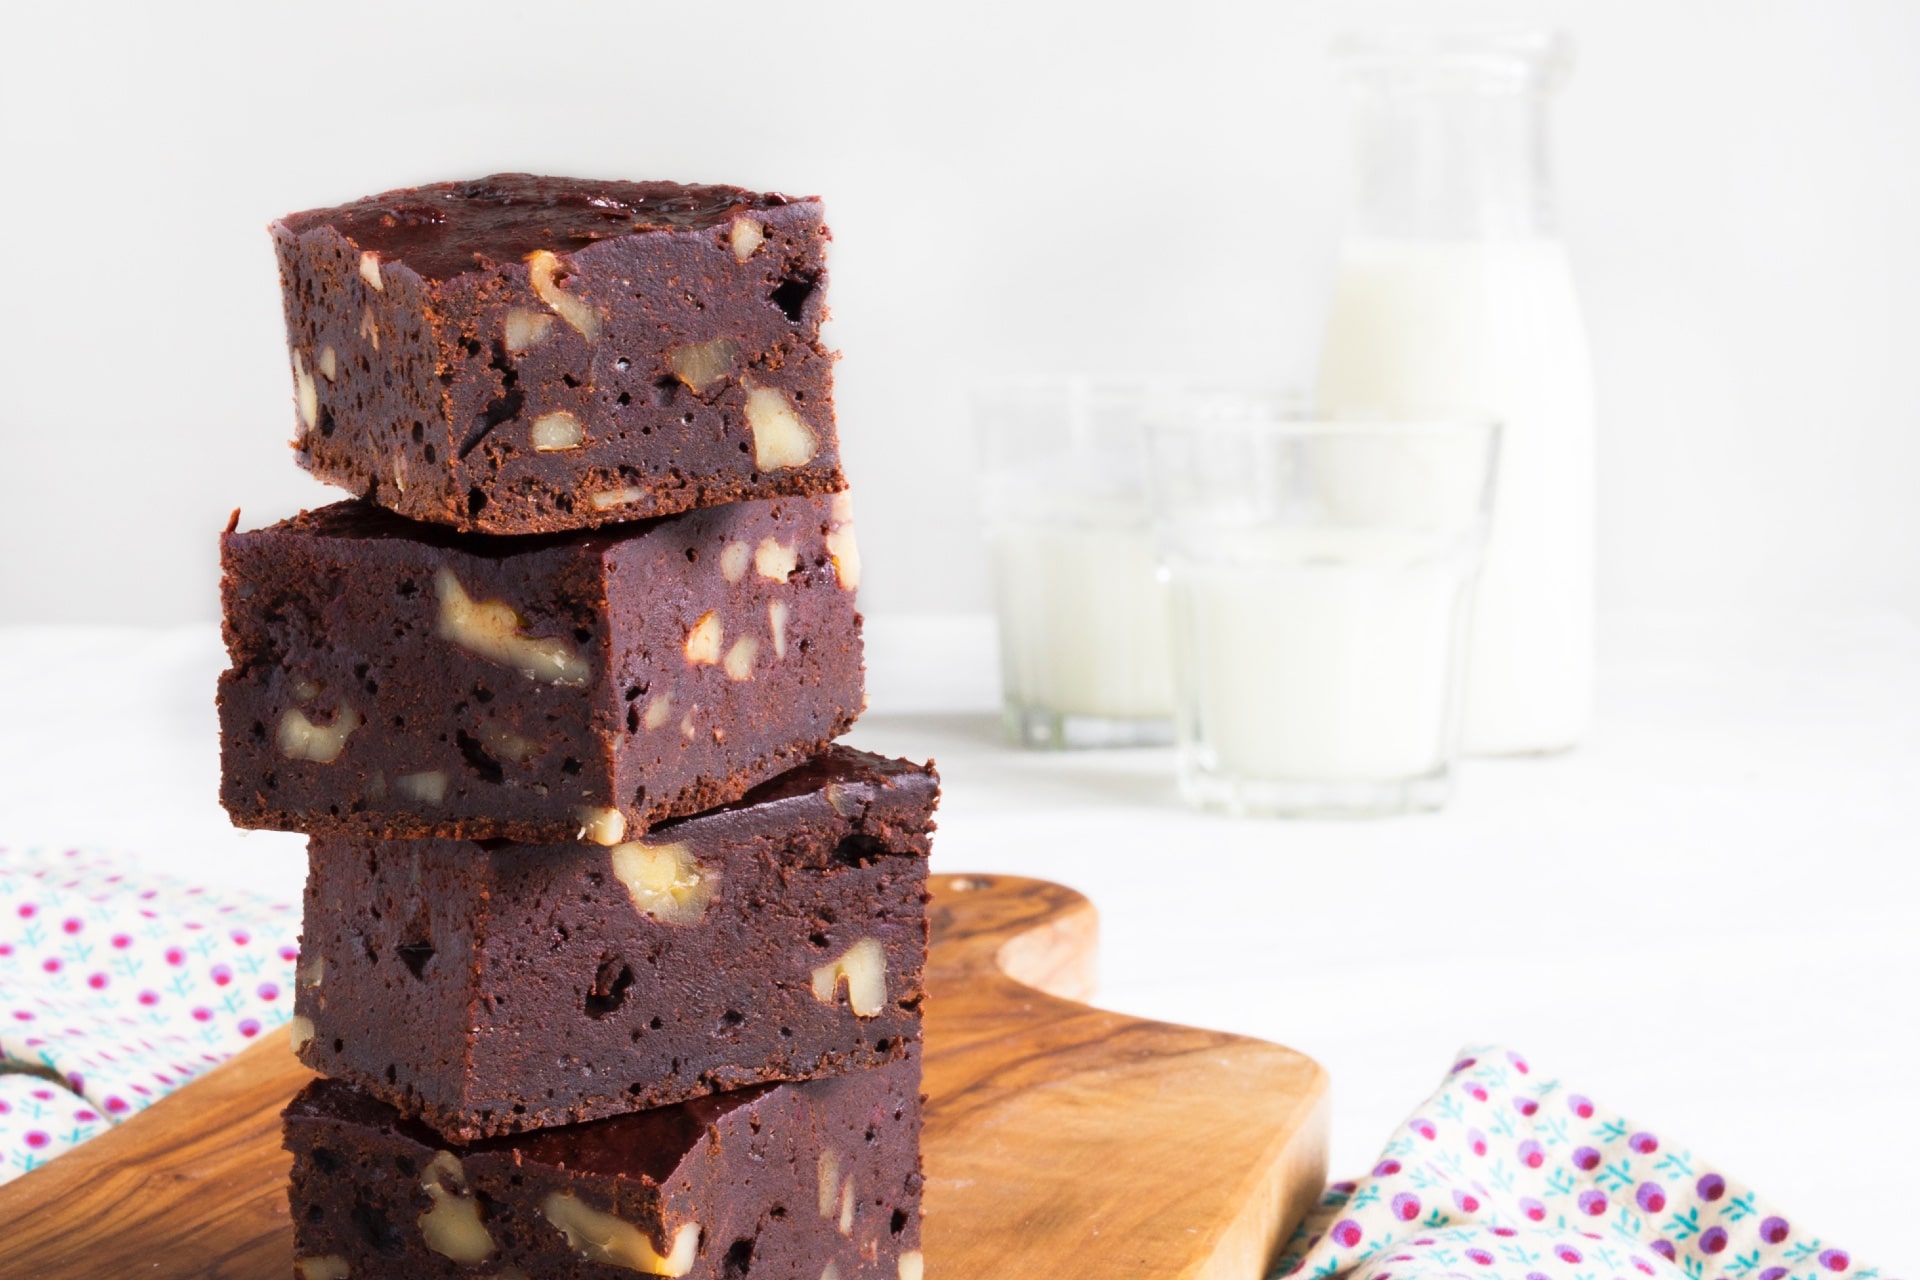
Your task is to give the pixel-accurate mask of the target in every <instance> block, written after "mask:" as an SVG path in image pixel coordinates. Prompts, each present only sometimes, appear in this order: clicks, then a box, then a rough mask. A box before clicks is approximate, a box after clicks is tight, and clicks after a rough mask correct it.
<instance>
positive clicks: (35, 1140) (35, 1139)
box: [27, 1129, 53, 1151]
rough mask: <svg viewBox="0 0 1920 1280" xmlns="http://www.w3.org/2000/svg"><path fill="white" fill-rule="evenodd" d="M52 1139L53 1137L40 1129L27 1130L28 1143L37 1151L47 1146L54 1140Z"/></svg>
mask: <svg viewBox="0 0 1920 1280" xmlns="http://www.w3.org/2000/svg"><path fill="white" fill-rule="evenodd" d="M52 1141H53V1139H52V1138H49V1137H48V1136H47V1135H46V1134H44V1133H42V1132H40V1131H39V1130H38V1129H29V1130H28V1131H27V1145H28V1146H30V1147H32V1148H33V1149H34V1150H35V1151H38V1150H39V1149H40V1148H42V1147H44V1146H46V1145H47V1144H48V1143H49V1142H52Z"/></svg>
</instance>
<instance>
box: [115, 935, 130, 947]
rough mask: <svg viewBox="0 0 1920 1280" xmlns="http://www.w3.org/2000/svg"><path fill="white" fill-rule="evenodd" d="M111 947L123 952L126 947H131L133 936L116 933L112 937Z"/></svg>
mask: <svg viewBox="0 0 1920 1280" xmlns="http://www.w3.org/2000/svg"><path fill="white" fill-rule="evenodd" d="M113 945H114V946H115V947H117V948H119V949H120V950H122V951H125V950H126V949H127V948H128V947H130V946H132V945H133V936H132V935H131V934H125V933H116V934H114V935H113Z"/></svg>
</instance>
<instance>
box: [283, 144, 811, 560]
mask: <svg viewBox="0 0 1920 1280" xmlns="http://www.w3.org/2000/svg"><path fill="white" fill-rule="evenodd" d="M271 230H272V234H273V242H274V249H275V252H276V254H277V256H278V258H279V263H280V285H281V294H282V300H283V302H284V305H285V311H286V318H287V334H288V343H289V347H290V351H289V361H290V363H291V366H292V373H293V385H294V408H295V421H296V428H295V430H296V434H295V437H294V450H295V453H296V455H297V456H298V458H299V460H300V462H301V465H303V466H305V467H306V468H307V469H308V470H310V471H312V472H313V473H314V474H315V475H317V476H319V477H320V478H321V479H322V480H326V481H328V482H329V483H332V484H337V485H340V486H341V487H343V488H345V489H348V490H350V491H351V492H353V493H355V494H358V495H361V496H363V497H366V498H369V499H371V500H372V501H374V502H378V503H379V504H381V505H382V506H385V507H388V508H391V509H392V510H394V511H398V512H400V513H401V514H403V515H407V516H412V517H414V518H415V519H419V520H430V521H434V522H436V523H439V524H446V525H451V526H453V527H455V528H459V529H465V530H469V531H473V532H482V533H546V532H553V531H557V530H562V529H578V528H585V527H589V526H593V525H599V524H605V523H607V522H609V521H615V520H629V519H637V518H641V517H646V516H655V515H666V514H670V513H672V512H676V511H685V510H689V509H691V508H693V507H700V506H712V505H714V504H716V503H722V502H734V501H738V500H740V499H742V498H755V497H768V496H772V495H775V494H805V493H821V492H827V491H831V490H836V489H839V488H841V487H842V485H843V481H842V478H841V473H840V464H839V446H838V442H837V437H836V435H835V428H834V414H833V376H832V375H833V356H832V354H831V353H830V352H828V351H827V350H826V349H825V348H824V347H822V346H821V345H820V322H821V320H822V318H823V317H824V315H825V312H826V304H825V297H826V282H827V272H826V259H825V251H826V244H827V241H828V239H829V238H830V236H829V233H828V231H827V228H826V224H825V223H824V222H822V221H821V217H820V203H819V201H818V200H815V199H802V200H796V199H790V198H788V197H785V196H780V195H772V194H760V193H756V192H751V191H743V190H741V189H739V188H737V187H720V186H686V185H683V184H680V183H675V182H610V181H587V180H581V179H573V178H543V177H535V176H532V175H530V174H515V173H507V174H496V175H494V176H492V177H489V178H482V179H479V180H478V181H473V182H443V183H437V184H434V185H432V186H423V187H416V188H411V189H408V190H401V191H389V192H386V193H385V194H383V195H378V196H371V197H368V198H367V199H364V200H359V201H356V202H354V203H352V204H346V205H341V206H339V207H338V208H332V209H316V210H312V211H309V212H306V213H295V214H289V215H287V216H286V217H285V218H282V219H280V220H279V221H278V222H276V223H274V224H273V226H272V228H271Z"/></svg>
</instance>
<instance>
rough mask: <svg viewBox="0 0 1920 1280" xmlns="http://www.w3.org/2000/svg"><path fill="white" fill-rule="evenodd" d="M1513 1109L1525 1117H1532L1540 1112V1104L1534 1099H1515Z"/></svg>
mask: <svg viewBox="0 0 1920 1280" xmlns="http://www.w3.org/2000/svg"><path fill="white" fill-rule="evenodd" d="M1513 1109H1514V1110H1515V1111H1518V1112H1519V1113H1520V1114H1521V1115H1523V1116H1530V1115H1533V1114H1534V1113H1535V1112H1537V1111H1539V1110H1540V1104H1539V1103H1538V1102H1536V1101H1534V1100H1533V1099H1532V1098H1515V1099H1514V1100H1513Z"/></svg>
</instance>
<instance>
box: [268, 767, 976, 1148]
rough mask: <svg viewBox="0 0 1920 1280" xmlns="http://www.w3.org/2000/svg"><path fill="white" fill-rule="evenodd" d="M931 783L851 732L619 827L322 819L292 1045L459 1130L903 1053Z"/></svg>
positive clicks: (916, 1015)
mask: <svg viewBox="0 0 1920 1280" xmlns="http://www.w3.org/2000/svg"><path fill="white" fill-rule="evenodd" d="M939 795H940V789H939V782H938V779H937V778H936V776H935V774H934V772H933V769H932V768H931V766H928V765H916V764H910V763H908V762H907V761H905V760H887V759H883V758H881V757H879V756H872V755H868V754H866V753H864V752H860V751H854V750H851V749H850V748H847V747H834V748H832V749H830V750H829V751H827V752H826V753H825V754H824V755H822V756H820V757H818V758H816V759H814V760H812V761H809V762H808V763H807V764H805V765H802V766H801V767H800V768H798V769H795V770H793V771H792V772H790V773H786V774H782V775H781V776H780V777H778V778H775V779H774V780H773V781H771V782H767V783H763V784H762V785H761V786H759V787H758V788H756V789H755V790H754V791H753V792H752V793H750V794H749V795H748V796H747V797H746V799H744V800H742V801H740V802H739V803H737V804H732V805H728V806H726V807H724V808H721V809H716V810H713V811H711V812H709V813H703V814H700V815H698V816H697V817H692V818H682V819H679V820H677V821H674V822H670V823H667V824H665V825H664V826H660V827H656V828H654V829H653V830H652V831H650V832H648V833H647V837H646V839H645V840H644V841H634V842H628V843H623V844H619V845H615V846H614V847H613V848H611V849H603V848H600V847H597V846H593V845H584V844H580V843H577V842H575V843H569V844H558V845H520V844H504V845H503V844H497V843H493V842H488V843H485V844H475V843H471V842H466V841H458V840H380V839H375V838H369V837H365V836H315V837H313V839H312V840H311V841H310V842H309V844H308V855H309V867H310V870H309V873H308V876H307V897H306V920H305V924H304V926H303V932H302V938H301V946H300V970H299V979H298V981H297V982H296V984H295V992H296V995H295V1007H294V1012H295V1020H294V1024H293V1025H294V1045H295V1048H296V1049H297V1050H298V1052H299V1054H300V1057H301V1060H302V1061H304V1062H305V1063H306V1064H307V1065H308V1066H310V1067H312V1068H314V1069H315V1070H316V1071H320V1072H324V1073H325V1074H327V1075H330V1076H338V1077H341V1078H343V1079H347V1080H351V1081H353V1082H354V1083H355V1084H358V1085H360V1086H361V1087H362V1088H364V1089H366V1090H367V1091H368V1092H370V1093H372V1094H374V1095H375V1096H377V1097H379V1098H381V1099H382V1100H384V1101H386V1102H388V1103H391V1104H392V1105H393V1106H395V1107H396V1108H398V1109H399V1110H400V1111H401V1112H402V1113H404V1114H406V1115H409V1116H414V1117H417V1118H419V1119H421V1120H424V1121H425V1122H426V1123H428V1124H430V1125H432V1126H433V1127H434V1128H435V1129H437V1130H439V1131H440V1132H441V1133H443V1134H446V1135H447V1136H449V1137H453V1138H461V1139H470V1138H478V1137H485V1136H491V1135H495V1134H501V1133H512V1132H516V1131H519V1130H523V1129H535V1128H541V1127H544V1126H548V1125H557V1124H569V1123H573V1122H577V1121H581V1120H593V1119H598V1118H600V1117H602V1116H608V1115H615V1114H618V1113H620V1112H624V1111H633V1110H637V1109H640V1108H643V1107H657V1106H663V1105H666V1104H668V1103H672V1102H678V1101H681V1100H683V1099H686V1098H690V1097H696V1096H698V1095H700V1094H706V1093H716V1092H723V1091H726V1090H729V1089H737V1088H741V1087H742V1086H746V1085H752V1084H758V1083H761V1082H763V1081H768V1080H799V1079H806V1078H808V1077H812V1076H822V1075H835V1074H840V1073H843V1072H847V1071H852V1070H858V1069H861V1068H866V1067H871V1066H875V1065H877V1064H879V1063H883V1062H887V1061H890V1060H892V1059H894V1058H898V1057H900V1056H902V1055H903V1054H905V1053H906V1052H907V1051H908V1048H909V1047H910V1045H912V1044H913V1043H914V1042H916V1041H917V1040H918V1039H919V1036H920V1002H921V999H922V997H923V996H924V995H925V987H924V985H923V981H922V973H923V970H924V967H925V964H926V953H927V914H926V870H927V861H926V860H927V852H928V843H929V836H930V834H931V832H932V830H933V808H934V805H935V803H936V802H937V801H938V800H939Z"/></svg>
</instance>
